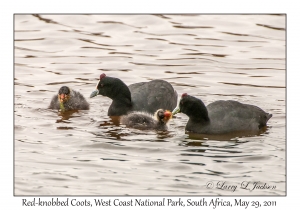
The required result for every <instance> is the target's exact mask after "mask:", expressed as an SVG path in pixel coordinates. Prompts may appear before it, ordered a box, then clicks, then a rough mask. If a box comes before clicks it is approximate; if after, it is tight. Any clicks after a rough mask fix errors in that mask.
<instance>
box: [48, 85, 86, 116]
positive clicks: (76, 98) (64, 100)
mask: <svg viewBox="0 0 300 210" xmlns="http://www.w3.org/2000/svg"><path fill="white" fill-rule="evenodd" d="M89 107H90V105H89V103H88V102H87V101H86V100H85V98H84V97H83V95H82V94H81V93H79V92H78V91H75V90H71V88H69V87H67V86H62V87H61V88H60V89H59V91H58V95H54V96H53V98H52V100H51V103H50V105H49V107H48V108H49V109H57V110H59V109H60V110H61V111H62V112H64V111H69V110H79V109H81V110H88V109H89Z"/></svg>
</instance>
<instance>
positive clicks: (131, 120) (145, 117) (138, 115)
mask: <svg viewBox="0 0 300 210" xmlns="http://www.w3.org/2000/svg"><path fill="white" fill-rule="evenodd" d="M171 118H172V113H171V112H170V111H168V110H165V111H164V110H163V109H159V110H157V111H156V112H155V113H154V116H151V115H149V114H147V113H142V112H131V113H130V114H128V115H123V116H122V117H121V119H120V122H121V123H122V124H124V125H126V126H127V127H130V128H136V129H141V130H167V129H168V127H167V125H166V124H167V123H168V121H169V120H170V119H171Z"/></svg>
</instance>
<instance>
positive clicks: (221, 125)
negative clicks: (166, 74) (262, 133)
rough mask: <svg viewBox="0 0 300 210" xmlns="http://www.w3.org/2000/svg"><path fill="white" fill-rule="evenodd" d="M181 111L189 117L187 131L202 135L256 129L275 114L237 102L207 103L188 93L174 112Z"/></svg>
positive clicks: (183, 95) (263, 125)
mask: <svg viewBox="0 0 300 210" xmlns="http://www.w3.org/2000/svg"><path fill="white" fill-rule="evenodd" d="M178 112H182V113H184V114H186V115H187V116H188V117H189V120H188V122H187V125H186V127H185V129H186V131H189V132H192V133H199V134H225V133H230V132H239V131H241V132H249V131H250V132H257V131H259V130H260V129H261V128H263V127H265V126H266V124H267V122H268V120H269V119H270V118H271V117H272V114H269V113H266V112H265V111H263V110H262V109H261V108H259V107H257V106H254V105H249V104H242V103H240V102H237V101H232V100H229V101H222V100H221V101H215V102H213V103H211V104H209V105H207V106H206V107H205V105H204V103H203V102H202V101H201V100H200V99H198V98H195V97H193V96H190V95H188V94H186V93H184V94H182V97H181V100H180V102H179V107H177V108H175V109H174V110H173V112H172V114H173V115H175V114H176V113H178Z"/></svg>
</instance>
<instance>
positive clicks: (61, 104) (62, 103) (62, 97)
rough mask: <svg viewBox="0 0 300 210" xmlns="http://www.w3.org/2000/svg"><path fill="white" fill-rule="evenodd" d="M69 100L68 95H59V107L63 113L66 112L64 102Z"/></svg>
mask: <svg viewBox="0 0 300 210" xmlns="http://www.w3.org/2000/svg"><path fill="white" fill-rule="evenodd" d="M66 99H67V97H66V95H65V94H63V93H62V94H60V95H58V100H59V107H60V110H61V111H62V112H64V111H65V106H64V101H65V100H66Z"/></svg>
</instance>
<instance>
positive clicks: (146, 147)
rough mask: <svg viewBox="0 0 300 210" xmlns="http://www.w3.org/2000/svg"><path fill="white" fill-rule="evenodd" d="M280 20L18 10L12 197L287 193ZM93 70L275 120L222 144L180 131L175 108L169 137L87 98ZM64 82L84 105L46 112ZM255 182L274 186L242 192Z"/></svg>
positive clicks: (93, 83) (101, 99)
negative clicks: (159, 83) (253, 108)
mask: <svg viewBox="0 0 300 210" xmlns="http://www.w3.org/2000/svg"><path fill="white" fill-rule="evenodd" d="M285 18H286V17H285V16H284V15H15V17H14V24H15V28H14V29H15V37H14V38H15V42H14V48H15V49H14V53H15V65H14V67H15V70H14V75H15V76H14V92H15V95H14V102H15V104H14V137H15V139H14V193H15V195H190V196H195V195H233V196H235V195H236V196H237V195H285V194H286V129H285V126H286V96H285V92H286V80H285V78H286V69H285V67H286V63H285V62H286V60H285V59H286V58H285V48H286V37H285V36H286V29H285V28H286V24H285V21H286V19H285ZM101 73H105V74H106V75H108V76H113V77H118V78H120V79H122V80H123V81H124V82H125V83H126V84H127V85H129V84H132V83H136V82H141V81H150V80H153V79H164V80H166V81H168V82H170V83H171V84H172V85H173V87H174V88H175V89H176V90H177V92H178V94H179V95H181V94H182V93H188V94H190V95H193V96H196V97H199V98H201V99H202V101H203V102H204V103H205V104H209V103H211V102H213V101H216V100H237V101H240V102H243V103H249V104H254V105H257V106H259V107H261V108H262V109H264V110H265V111H267V112H270V113H272V114H273V117H272V118H271V119H270V121H269V124H268V128H267V129H266V131H265V132H264V133H261V134H260V135H255V136H242V137H230V139H228V137H224V139H225V140H224V139H222V138H221V139H219V138H214V137H211V138H208V139H207V138H205V139H203V138H197V137H193V136H189V135H188V134H185V131H184V127H185V124H186V122H187V120H188V118H187V116H185V115H184V114H178V116H177V117H176V118H174V119H172V120H171V122H170V124H169V130H168V131H167V132H155V131H149V132H145V131H139V130H134V129H129V128H125V127H124V126H122V125H115V124H114V123H112V121H111V119H110V118H109V117H108V116H107V110H108V107H109V105H110V103H111V100H110V99H109V98H106V97H103V96H97V97H95V98H92V99H90V98H89V95H90V93H91V92H92V91H93V90H94V89H95V86H96V83H97V81H98V79H99V76H100V74H101ZM63 85H68V86H69V87H71V88H73V89H74V90H78V91H80V92H81V93H82V94H83V95H84V96H85V97H86V99H87V101H88V102H89V103H90V110H88V111H78V112H75V113H72V114H70V115H69V116H60V115H59V114H58V112H57V111H55V110H49V109H47V106H48V105H49V103H50V100H51V98H52V96H53V95H55V94H57V91H58V89H59V88H60V87H61V86H63ZM253 182H261V184H262V185H263V184H264V183H266V185H265V186H271V187H272V189H255V190H252V191H250V190H246V189H241V188H240V186H241V185H242V183H250V184H249V188H250V186H253ZM218 183H219V185H218ZM211 184H213V185H211ZM222 184H224V185H223V187H225V186H237V188H236V190H235V191H234V192H233V191H232V190H230V189H227V190H226V189H223V190H221V189H218V188H217V187H218V186H219V187H221V185H222ZM274 186H275V188H274ZM251 189H252V188H251Z"/></svg>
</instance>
